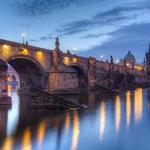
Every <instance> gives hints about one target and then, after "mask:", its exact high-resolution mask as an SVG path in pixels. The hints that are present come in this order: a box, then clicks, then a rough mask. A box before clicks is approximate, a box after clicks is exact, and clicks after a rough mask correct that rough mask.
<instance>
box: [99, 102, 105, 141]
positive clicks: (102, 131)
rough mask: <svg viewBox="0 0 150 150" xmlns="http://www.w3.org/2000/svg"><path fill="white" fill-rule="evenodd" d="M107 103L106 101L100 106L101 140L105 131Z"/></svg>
mask: <svg viewBox="0 0 150 150" xmlns="http://www.w3.org/2000/svg"><path fill="white" fill-rule="evenodd" d="M105 115H106V114H105V103H104V101H102V102H101V104H100V128H99V138H100V140H102V138H103V135H104V130H105Z"/></svg>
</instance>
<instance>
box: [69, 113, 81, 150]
mask: <svg viewBox="0 0 150 150" xmlns="http://www.w3.org/2000/svg"><path fill="white" fill-rule="evenodd" d="M79 133H80V121H79V116H78V112H77V111H75V112H74V120H73V137H72V146H71V149H72V150H77V147H78V139H79Z"/></svg>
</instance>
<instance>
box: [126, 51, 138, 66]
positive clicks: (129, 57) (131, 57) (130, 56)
mask: <svg viewBox="0 0 150 150" xmlns="http://www.w3.org/2000/svg"><path fill="white" fill-rule="evenodd" d="M124 59H125V61H126V62H127V63H130V64H135V62H136V60H135V57H134V55H133V54H132V53H131V51H128V54H127V55H126V56H125V57H124Z"/></svg>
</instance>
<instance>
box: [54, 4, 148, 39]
mask: <svg viewBox="0 0 150 150" xmlns="http://www.w3.org/2000/svg"><path fill="white" fill-rule="evenodd" d="M149 13H150V9H149V7H148V6H146V7H144V6H142V7H139V6H130V7H120V6H119V7H114V8H112V9H109V10H107V11H104V12H99V13H97V14H96V15H94V16H93V17H90V18H89V19H83V20H78V21H75V22H72V23H69V24H65V25H63V26H61V27H59V29H57V30H56V32H57V34H58V35H73V34H77V33H81V32H85V31H90V30H92V29H96V28H97V29H100V30H101V28H103V27H104V26H105V27H108V30H107V32H108V33H109V32H110V31H109V28H112V29H114V30H115V31H116V30H119V29H120V28H123V27H124V26H130V25H132V24H135V23H136V24H140V23H143V22H148V21H149V19H147V16H146V17H144V15H149ZM104 32H105V31H103V30H101V32H100V33H97V34H94V35H93V34H87V35H85V36H83V37H82V38H85V39H87V38H96V37H97V38H98V37H100V35H101V34H103V33H104Z"/></svg>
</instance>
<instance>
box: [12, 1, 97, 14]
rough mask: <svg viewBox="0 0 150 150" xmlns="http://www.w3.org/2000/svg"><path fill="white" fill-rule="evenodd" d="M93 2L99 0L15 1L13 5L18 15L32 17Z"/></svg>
mask: <svg viewBox="0 0 150 150" xmlns="http://www.w3.org/2000/svg"><path fill="white" fill-rule="evenodd" d="M93 2H99V0H92V1H91V0H17V2H15V3H14V5H15V8H16V11H17V12H18V13H19V14H20V15H23V16H32V17H33V16H39V15H45V14H49V13H51V12H53V11H57V10H63V9H65V8H68V7H69V6H72V5H78V6H79V5H84V4H90V3H93Z"/></svg>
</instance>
